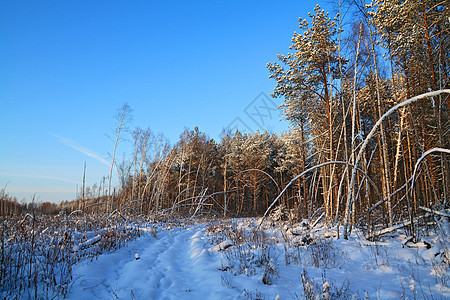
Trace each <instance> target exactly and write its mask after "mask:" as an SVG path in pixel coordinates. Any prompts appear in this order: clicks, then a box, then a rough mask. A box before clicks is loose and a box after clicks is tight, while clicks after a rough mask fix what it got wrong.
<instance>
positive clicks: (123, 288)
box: [67, 219, 450, 299]
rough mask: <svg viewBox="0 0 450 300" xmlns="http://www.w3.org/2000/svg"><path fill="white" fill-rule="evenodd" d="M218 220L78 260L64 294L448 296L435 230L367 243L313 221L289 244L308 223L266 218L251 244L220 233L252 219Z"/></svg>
mask: <svg viewBox="0 0 450 300" xmlns="http://www.w3.org/2000/svg"><path fill="white" fill-rule="evenodd" d="M226 224H228V225H224V226H223V227H222V229H217V230H215V231H212V230H211V229H210V228H209V226H210V225H208V224H198V225H191V226H186V227H175V228H172V229H170V227H167V228H165V229H163V228H159V229H157V230H158V232H157V235H155V236H156V237H155V236H154V235H150V234H148V235H145V236H143V237H141V238H139V239H137V240H135V241H133V242H130V243H129V245H128V246H127V247H124V248H121V249H119V250H118V251H116V252H114V253H109V254H102V255H100V256H98V258H97V259H95V260H92V261H91V260H85V261H81V262H79V263H78V264H77V265H75V266H74V268H73V278H74V282H73V285H72V287H71V289H70V292H69V294H68V296H67V298H68V299H110V298H119V299H259V298H262V299H302V298H304V297H305V292H308V291H309V292H308V293H312V294H314V295H315V296H316V297H317V299H336V298H341V299H400V298H404V299H415V298H417V299H421V298H431V296H432V297H433V299H440V298H444V299H445V298H447V299H449V298H450V287H449V277H448V258H447V263H445V262H443V259H444V257H443V256H444V255H448V245H447V244H442V243H441V242H440V240H439V239H438V234H436V235H434V236H428V237H426V239H424V240H421V241H420V242H419V243H416V244H411V243H412V241H410V240H409V238H407V236H406V235H404V234H401V231H399V233H396V234H393V233H392V234H391V235H389V236H386V237H383V238H381V239H380V240H379V241H377V242H369V241H367V240H366V239H364V235H363V233H361V232H358V230H357V229H354V230H353V233H352V235H350V237H349V239H348V240H344V239H336V238H337V234H336V233H337V232H335V231H337V230H336V228H329V227H327V226H326V225H325V224H321V226H320V228H317V227H316V228H315V229H313V230H310V231H308V233H309V234H310V236H311V239H312V241H311V244H308V245H294V243H290V242H289V239H291V240H292V241H294V240H295V239H296V238H298V237H299V235H298V234H301V235H304V234H306V232H307V230H309V229H306V228H305V227H304V226H300V225H299V226H297V227H295V226H294V228H292V229H288V230H286V227H283V226H273V225H267V224H266V226H262V228H263V229H264V230H265V236H266V240H267V244H266V246H263V247H261V245H262V244H259V242H252V241H249V240H247V241H242V242H241V243H238V242H236V241H237V240H235V239H234V238H232V237H231V238H230V237H228V238H225V236H226V230H228V229H229V232H231V233H233V234H235V235H236V236H237V235H238V233H239V232H240V233H241V234H244V235H247V239H248V237H249V236H250V235H251V234H252V233H254V232H255V229H256V227H257V226H258V224H259V220H256V219H235V220H233V221H232V222H229V223H226ZM226 226H228V227H226ZM223 228H225V229H223ZM227 228H228V229H227ZM291 232H292V233H291ZM341 232H342V228H341ZM294 234H295V235H294ZM325 236H328V237H329V238H325ZM405 240H407V242H406V243H405ZM425 241H426V243H425ZM408 244H411V245H409V246H412V247H408ZM427 244H429V245H431V248H429V246H428V245H427ZM427 248H429V249H427ZM286 249H287V250H286ZM264 255H265V256H264ZM288 255H292V256H290V263H287V257H288ZM295 255H298V257H295ZM239 256H240V257H241V258H238V257H239ZM264 257H267V261H266V262H265V263H264V261H263V260H262V259H261V258H264ZM295 261H296V262H295ZM244 267H245V268H244ZM268 278H269V279H270V280H268ZM265 282H266V283H267V282H269V283H270V284H265Z"/></svg>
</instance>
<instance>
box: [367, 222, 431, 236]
mask: <svg viewBox="0 0 450 300" xmlns="http://www.w3.org/2000/svg"><path fill="white" fill-rule="evenodd" d="M421 218H422V217H418V218H415V219H414V223H416V222H417V221H418V220H419V219H421ZM409 225H411V220H408V221H404V222H402V223H400V224H397V225H394V226H391V227H388V228H385V229H383V230H378V231H374V232H372V233H371V234H368V235H366V236H365V238H366V239H367V240H370V239H372V238H374V237H377V236H380V235H383V234H386V233H390V232H392V231H395V230H397V229H400V228H403V227H406V226H409Z"/></svg>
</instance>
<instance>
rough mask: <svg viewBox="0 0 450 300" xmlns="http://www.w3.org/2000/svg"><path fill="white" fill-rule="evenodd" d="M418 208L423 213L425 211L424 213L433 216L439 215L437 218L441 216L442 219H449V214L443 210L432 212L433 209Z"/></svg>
mask: <svg viewBox="0 0 450 300" xmlns="http://www.w3.org/2000/svg"><path fill="white" fill-rule="evenodd" d="M419 208H420V209H421V210H424V211H426V212H430V213H433V214H435V215H439V216H443V217H447V218H450V213H449V212H447V211H445V210H433V209H430V208H428V207H423V206H419Z"/></svg>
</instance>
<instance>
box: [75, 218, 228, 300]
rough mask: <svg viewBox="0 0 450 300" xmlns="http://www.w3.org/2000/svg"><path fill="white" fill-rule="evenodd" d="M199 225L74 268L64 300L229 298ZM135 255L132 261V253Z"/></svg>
mask: <svg viewBox="0 0 450 300" xmlns="http://www.w3.org/2000/svg"><path fill="white" fill-rule="evenodd" d="M204 228H205V225H196V226H190V227H187V228H176V229H173V230H170V231H162V232H158V238H157V239H154V238H153V237H150V236H147V237H144V238H141V239H138V240H137V241H135V242H132V243H130V244H129V245H128V246H127V247H125V248H122V249H120V250H118V251H117V252H115V253H111V254H105V255H101V256H99V257H98V260H96V261H93V262H89V261H87V262H86V261H85V262H82V263H80V264H79V265H76V266H75V267H74V278H77V277H78V276H80V278H79V279H78V280H77V281H76V282H75V283H74V286H73V287H72V289H71V293H70V294H69V295H68V298H69V299H92V298H96V299H117V298H118V299H177V300H179V299H234V298H236V296H237V294H236V293H237V291H233V290H230V289H227V288H225V287H223V286H222V284H221V275H222V273H221V272H220V271H219V270H218V269H219V267H220V265H221V263H220V259H219V258H218V257H217V256H216V255H213V254H212V253H210V252H209V250H207V248H208V241H207V238H206V237H205V235H204V233H203V230H204ZM135 253H139V256H140V259H139V260H136V259H135V258H134V254H135Z"/></svg>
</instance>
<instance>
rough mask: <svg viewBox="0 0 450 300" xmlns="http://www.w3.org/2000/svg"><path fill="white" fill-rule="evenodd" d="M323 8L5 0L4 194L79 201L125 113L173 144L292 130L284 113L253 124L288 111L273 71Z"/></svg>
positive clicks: (104, 164) (0, 35) (0, 113)
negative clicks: (259, 112)
mask: <svg viewBox="0 0 450 300" xmlns="http://www.w3.org/2000/svg"><path fill="white" fill-rule="evenodd" d="M316 3H317V1H126V2H125V1H2V2H1V3H0V43H1V47H0V66H1V68H0V102H1V110H0V128H1V131H0V140H1V141H2V142H1V147H0V186H1V187H3V186H5V185H6V184H8V186H7V188H6V191H7V192H8V193H9V194H10V195H13V196H17V198H18V199H19V200H21V199H23V198H24V199H25V200H26V201H30V200H31V197H32V195H33V194H35V193H36V199H37V200H38V201H52V202H59V201H61V200H72V199H74V197H75V190H76V185H77V184H81V181H82V175H83V164H84V162H85V161H86V164H87V172H86V183H87V185H92V184H93V183H95V182H97V183H98V182H99V181H100V180H101V179H102V176H106V175H108V173H109V171H108V162H109V161H110V158H109V156H108V153H109V152H112V148H113V142H112V141H111V140H110V139H109V138H108V137H107V134H110V135H111V134H112V131H113V128H114V124H115V120H114V115H115V114H116V112H117V110H118V108H119V107H121V106H122V104H123V103H125V102H126V103H128V104H129V105H130V106H131V108H133V109H134V115H133V116H134V118H133V123H132V124H131V127H132V128H135V127H137V126H140V127H142V128H147V127H149V128H150V129H151V130H152V131H153V132H161V133H163V134H164V135H165V136H167V137H168V138H169V140H170V142H171V143H172V144H173V143H175V142H176V141H177V139H178V137H179V135H180V133H181V132H182V131H183V130H184V128H191V129H192V128H194V127H195V126H198V127H199V129H200V130H201V131H203V132H205V133H207V134H208V135H209V136H210V137H211V138H214V139H216V140H217V139H218V136H219V135H220V132H221V131H222V129H223V128H225V127H227V126H232V127H233V126H238V127H239V128H240V129H241V130H244V131H245V130H247V131H250V130H251V131H254V130H256V129H261V130H264V129H269V130H270V131H273V132H279V131H281V130H285V129H287V123H286V122H279V121H278V119H279V118H280V114H279V112H278V113H277V114H274V115H271V117H270V118H266V119H265V120H266V122H263V123H264V124H263V123H261V122H259V121H258V118H254V119H252V118H251V113H250V114H247V113H248V112H250V110H251V109H253V108H255V107H258V105H257V103H258V101H259V102H260V101H263V102H264V101H265V102H264V103H266V105H272V107H273V105H279V104H281V102H280V100H275V102H273V103H271V102H270V101H269V100H267V99H268V98H267V97H265V95H269V94H270V93H271V92H272V90H273V87H274V82H273V80H271V79H269V78H268V76H269V73H268V71H267V69H266V63H267V62H274V61H275V60H276V55H277V54H281V53H283V54H284V53H287V52H288V47H289V45H290V41H291V38H292V35H293V33H294V31H296V30H298V17H307V13H308V12H309V11H313V8H314V6H315V4H316ZM325 9H326V7H325ZM261 93H263V94H261ZM272 101H273V100H272ZM246 112H247V113H246ZM267 113H270V114H271V113H274V112H273V111H270V112H269V110H267ZM230 123H231V125H230ZM244 127H245V128H244ZM118 151H119V156H121V155H122V153H123V152H125V151H129V148H128V147H127V146H126V144H125V143H123V144H121V145H120V146H119V149H118Z"/></svg>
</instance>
